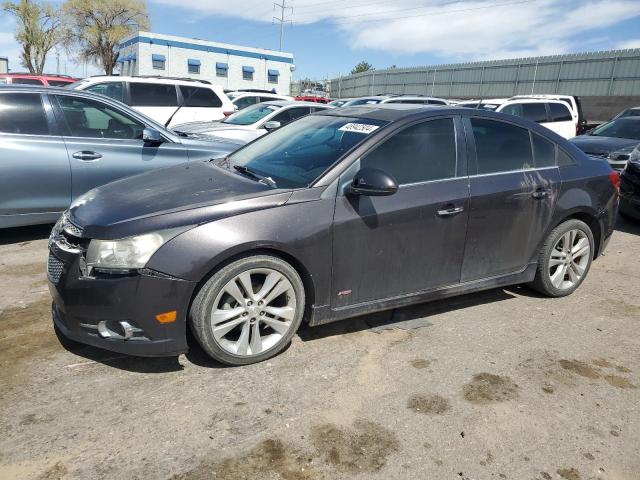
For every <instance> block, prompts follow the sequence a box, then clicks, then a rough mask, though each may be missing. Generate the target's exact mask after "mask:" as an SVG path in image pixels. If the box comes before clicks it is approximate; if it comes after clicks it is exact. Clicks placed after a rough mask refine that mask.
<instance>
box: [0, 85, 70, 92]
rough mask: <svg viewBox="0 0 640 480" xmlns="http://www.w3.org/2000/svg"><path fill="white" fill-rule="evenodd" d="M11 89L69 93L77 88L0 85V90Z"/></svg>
mask: <svg viewBox="0 0 640 480" xmlns="http://www.w3.org/2000/svg"><path fill="white" fill-rule="evenodd" d="M9 90H10V91H12V92H31V93H56V92H58V93H60V92H64V93H69V92H78V90H69V89H68V88H64V87H47V86H46V85H21V84H18V85H16V84H14V85H4V84H3V85H0V92H1V91H9Z"/></svg>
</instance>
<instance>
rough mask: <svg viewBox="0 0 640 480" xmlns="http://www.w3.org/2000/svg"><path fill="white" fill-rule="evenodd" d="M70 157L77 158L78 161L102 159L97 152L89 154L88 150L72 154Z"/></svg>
mask: <svg viewBox="0 0 640 480" xmlns="http://www.w3.org/2000/svg"><path fill="white" fill-rule="evenodd" d="M71 156H72V157H73V158H77V159H78V160H85V161H90V160H98V159H99V158H102V155H100V154H99V153H98V152H91V151H89V150H82V151H80V152H76V153H74V154H73V155H71Z"/></svg>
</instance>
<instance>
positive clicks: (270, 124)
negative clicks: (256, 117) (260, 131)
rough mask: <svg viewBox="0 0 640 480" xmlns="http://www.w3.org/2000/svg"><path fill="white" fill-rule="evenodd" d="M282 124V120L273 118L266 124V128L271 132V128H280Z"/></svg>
mask: <svg viewBox="0 0 640 480" xmlns="http://www.w3.org/2000/svg"><path fill="white" fill-rule="evenodd" d="M280 126H281V125H280V122H276V121H275V120H271V121H269V122H266V123H265V124H264V129H265V130H266V131H267V132H270V131H271V130H276V129H278V128H280Z"/></svg>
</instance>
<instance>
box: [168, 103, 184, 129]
mask: <svg viewBox="0 0 640 480" xmlns="http://www.w3.org/2000/svg"><path fill="white" fill-rule="evenodd" d="M181 108H182V105H178V108H176V109H175V110H174V112H173V113H172V114H171V116H170V117H169V120H167V123H165V124H164V126H165V127H166V128H169V124H170V123H171V120H173V117H174V116H175V114H176V113H178V110H180V109H181Z"/></svg>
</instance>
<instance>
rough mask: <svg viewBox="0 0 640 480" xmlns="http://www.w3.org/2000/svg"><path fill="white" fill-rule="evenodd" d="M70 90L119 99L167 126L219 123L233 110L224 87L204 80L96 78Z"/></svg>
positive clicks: (91, 78)
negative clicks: (208, 122) (215, 121)
mask: <svg viewBox="0 0 640 480" xmlns="http://www.w3.org/2000/svg"><path fill="white" fill-rule="evenodd" d="M70 88H74V89H76V90H87V91H89V92H93V93H100V94H102V95H106V96H108V97H111V98H113V99H115V100H119V101H121V102H123V103H126V104H127V105H129V106H130V107H131V108H134V109H135V110H138V111H139V112H141V113H143V114H145V115H146V116H147V117H149V118H151V119H152V120H155V121H156V122H158V123H161V124H163V125H165V126H167V127H170V126H171V125H178V124H181V123H187V122H205V121H214V120H220V119H222V118H225V117H226V116H228V115H231V114H232V113H233V111H234V107H233V104H232V103H231V101H230V100H229V98H227V96H226V95H225V94H224V91H223V89H222V87H220V86H218V85H212V84H211V83H209V82H206V81H202V80H189V79H175V78H160V77H120V76H113V77H110V76H97V77H89V78H86V79H84V80H80V81H79V82H76V83H74V84H72V85H70Z"/></svg>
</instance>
